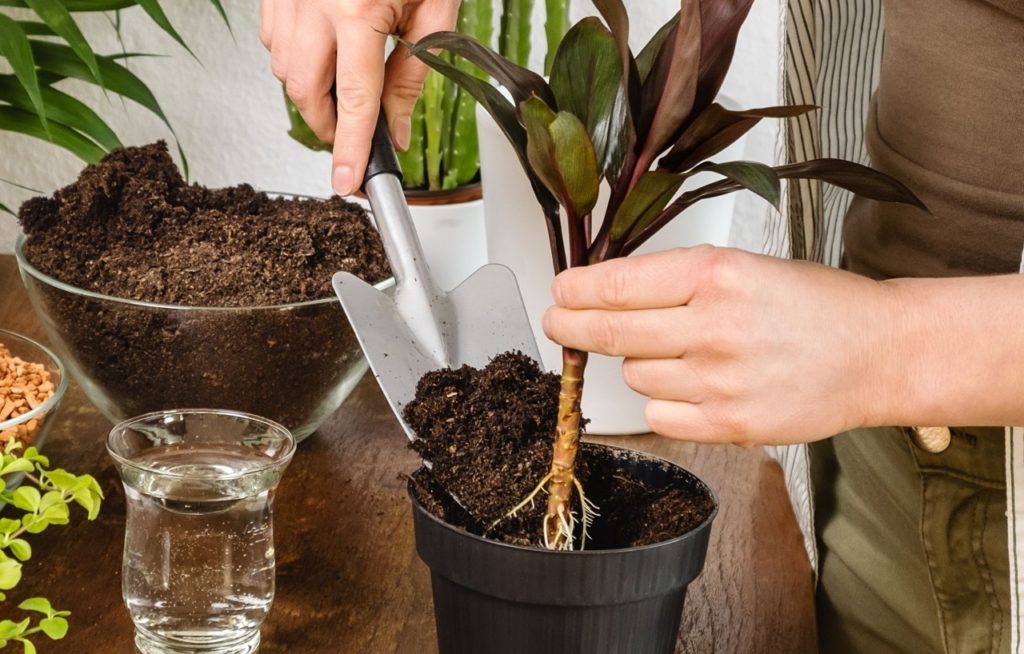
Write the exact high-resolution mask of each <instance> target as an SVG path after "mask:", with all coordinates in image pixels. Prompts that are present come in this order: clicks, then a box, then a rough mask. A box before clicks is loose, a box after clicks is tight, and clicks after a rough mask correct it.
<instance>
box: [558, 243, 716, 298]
mask: <svg viewBox="0 0 1024 654" xmlns="http://www.w3.org/2000/svg"><path fill="white" fill-rule="evenodd" d="M716 251H717V249H716V248H713V247H711V246H701V247H695V248H677V249H675V250H668V251H666V252H657V253H654V254H645V255H642V256H637V257H629V258H622V259H613V260H611V261H606V262H603V263H599V264H595V265H592V266H581V267H577V268H570V269H569V270H566V271H565V272H563V273H561V274H560V275H558V276H557V277H555V281H554V283H553V284H552V287H551V294H552V296H553V297H554V299H555V304H557V305H558V306H561V307H566V308H569V309H616V310H620V309H657V308H662V307H673V306H680V305H683V304H686V303H687V302H689V301H690V300H691V299H692V298H693V294H694V291H695V289H696V288H697V285H698V284H699V283H700V280H701V279H702V278H704V277H705V275H706V273H707V272H708V269H709V268H710V267H711V266H713V265H714V257H715V256H716Z"/></svg>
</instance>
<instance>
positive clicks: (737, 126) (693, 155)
mask: <svg viewBox="0 0 1024 654" xmlns="http://www.w3.org/2000/svg"><path fill="white" fill-rule="evenodd" d="M815 109H816V107H815V106H814V105H794V106H784V107H763V108H761V109H746V110H743V111H732V110H729V109H726V108H725V107H723V106H722V105H720V104H718V103H717V102H715V103H712V104H711V105H709V106H708V107H707V108H706V109H704V111H702V112H701V113H700V115H699V116H697V118H696V119H694V121H693V122H692V123H690V124H689V126H687V128H686V129H685V130H684V131H683V133H682V134H681V135H680V137H679V139H678V140H677V141H676V142H675V145H673V146H672V149H671V150H669V151H668V153H667V154H665V156H663V157H662V158H661V160H659V161H658V166H659V167H660V168H665V169H667V170H671V171H674V172H677V173H682V172H685V171H687V170H689V169H690V168H692V167H693V166H695V165H697V164H698V163H700V162H701V161H703V160H705V159H707V158H708V157H711V156H714V155H715V154H718V153H719V152H721V151H722V150H724V149H725V148H727V147H729V146H730V145H732V144H733V143H735V142H736V140H737V139H739V138H740V137H741V136H743V135H744V134H746V133H747V132H749V131H750V130H751V129H752V128H753V127H754V126H755V125H757V124H758V123H759V122H760V121H761V119H762V118H790V117H792V116H799V115H801V114H805V113H807V112H809V111H814V110H815Z"/></svg>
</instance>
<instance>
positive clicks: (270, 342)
mask: <svg viewBox="0 0 1024 654" xmlns="http://www.w3.org/2000/svg"><path fill="white" fill-rule="evenodd" d="M18 218H19V221H20V223H21V226H22V229H23V232H24V234H23V235H22V236H20V237H19V239H18V241H17V243H16V246H15V253H16V255H17V259H18V265H19V268H20V271H21V276H22V279H23V281H24V283H25V286H26V288H27V290H28V296H29V300H30V302H31V303H32V306H33V308H34V309H35V310H36V312H37V314H38V315H39V316H40V318H41V321H42V323H43V326H44V328H45V330H46V332H47V334H48V336H49V338H50V341H51V342H52V343H53V346H54V349H55V350H57V352H58V353H59V354H60V356H61V357H62V358H63V360H64V361H65V362H66V364H67V366H68V368H69V370H70V372H71V374H72V375H73V376H74V377H75V379H76V380H77V381H78V382H79V383H80V384H81V386H82V387H83V389H84V390H85V392H86V394H87V395H88V396H89V398H90V400H92V402H93V403H94V404H95V405H96V406H97V408H99V410H100V411H101V412H103V413H104V414H105V415H106V416H107V417H108V418H109V419H110V420H111V421H115V422H117V421H120V420H123V419H125V418H127V417H130V416H133V415H140V414H143V413H148V412H152V411H159V410H164V409H168V408H180V407H213V408H219V409H233V410H238V411H245V412H249V413H255V414H257V415H261V416H265V417H267V418H270V419H272V420H275V421H277V422H280V423H281V424H283V425H285V426H286V427H288V428H289V429H290V430H292V432H293V433H294V434H295V437H296V439H297V440H298V439H301V438H304V437H305V436H307V435H309V434H310V433H312V432H313V431H314V430H315V429H316V428H317V427H318V426H319V425H320V423H321V422H322V421H323V420H324V419H325V418H326V417H327V416H329V415H330V414H331V413H333V412H334V411H335V410H336V409H337V408H338V407H339V406H340V405H341V403H342V402H343V401H344V399H345V398H346V397H347V396H348V395H349V393H350V392H351V391H352V389H353V388H354V386H355V384H356V383H357V382H358V381H359V379H360V378H361V377H362V375H363V374H364V373H365V372H366V370H367V364H366V360H365V359H364V358H363V356H362V352H361V350H360V348H359V344H358V342H357V341H356V338H355V335H354V334H353V333H352V330H351V328H350V327H349V325H348V322H347V319H346V318H345V315H344V312H343V311H342V309H341V307H340V305H339V304H338V301H337V299H336V298H335V297H334V296H333V292H332V290H331V286H330V280H331V275H333V274H334V272H335V271H337V270H348V271H349V272H352V273H354V274H356V275H358V276H360V277H361V278H363V279H365V280H367V281H369V282H371V283H376V284H377V286H378V288H386V287H388V286H390V285H391V284H393V280H392V279H391V273H390V270H389V268H388V265H387V260H386V258H385V255H384V251H383V246H382V245H381V243H380V239H379V237H378V235H377V232H376V230H375V229H374V228H373V226H372V224H371V223H370V221H369V218H368V216H367V214H366V212H365V211H364V210H363V209H362V208H360V207H358V206H357V205H354V204H352V203H348V202H345V201H344V200H342V199H340V198H332V199H329V200H316V199H310V198H297V197H283V196H277V197H273V196H270V195H268V194H267V193H262V192H258V191H256V190H254V189H252V188H251V187H249V186H246V185H242V186H237V187H232V188H224V189H208V188H205V187H202V186H199V185H197V184H191V185H190V184H186V183H185V181H184V180H183V179H182V177H181V175H180V173H179V172H178V170H177V168H176V166H175V165H174V163H173V161H172V160H171V158H170V156H169V154H168V152H167V147H166V144H164V143H162V142H161V143H156V144H152V145H148V146H144V147H136V148H125V149H122V150H118V151H115V152H113V153H111V154H110V155H108V156H107V157H105V158H104V159H103V160H102V161H101V162H100V163H98V164H96V165H92V166H88V167H86V168H85V170H84V171H83V172H82V173H81V175H80V176H79V178H78V180H77V181H75V182H74V183H73V184H71V185H69V186H67V187H65V188H63V189H61V190H59V191H57V192H56V193H55V194H54V195H53V196H52V197H49V198H47V197H39V198H33V199H31V200H28V201H27V202H26V203H25V204H24V205H23V206H22V208H21V210H20V211H19V216H18Z"/></svg>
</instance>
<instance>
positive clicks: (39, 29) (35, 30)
mask: <svg viewBox="0 0 1024 654" xmlns="http://www.w3.org/2000/svg"><path fill="white" fill-rule="evenodd" d="M18 24H19V25H21V29H23V30H25V34H27V35H28V36H57V33H56V32H54V31H53V28H51V27H50V26H49V25H47V24H46V23H40V22H37V21H32V20H19V21H18Z"/></svg>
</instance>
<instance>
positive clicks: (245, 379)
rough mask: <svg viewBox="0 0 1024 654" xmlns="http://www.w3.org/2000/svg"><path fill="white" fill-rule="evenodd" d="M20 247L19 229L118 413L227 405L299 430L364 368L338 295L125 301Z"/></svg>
mask: <svg viewBox="0 0 1024 654" xmlns="http://www.w3.org/2000/svg"><path fill="white" fill-rule="evenodd" d="M24 247H25V235H24V234H22V235H19V237H18V240H17V243H16V245H15V254H16V255H17V259H18V268H19V270H20V271H21V277H22V280H24V282H25V287H26V289H27V290H28V296H29V301H30V302H31V303H32V307H33V308H34V309H35V311H36V313H37V314H38V315H39V317H40V319H41V320H42V323H43V327H44V328H45V330H46V333H47V334H48V335H49V338H50V342H51V343H53V347H54V349H55V350H57V352H58V354H60V356H61V357H62V358H63V359H64V361H65V362H66V364H67V366H68V369H69V370H70V371H71V374H72V375H73V376H74V377H75V379H76V380H77V381H78V382H79V384H81V386H82V388H83V389H84V390H85V393H86V395H87V396H88V397H89V399H90V400H92V402H93V404H95V405H96V407H97V408H98V409H99V410H100V411H101V412H102V413H103V414H104V415H105V416H106V417H107V418H109V419H110V420H111V421H112V422H121V421H122V420H125V419H127V418H129V417H131V416H137V415H141V414H143V413H150V412H153V411H162V410H167V409H182V408H197V407H209V408H217V409H231V410H236V411H244V412H246V413H253V414H256V415H259V416H263V417H266V418H270V419H271V420H274V421H276V422H279V423H281V424H282V425H284V426H285V427H287V428H288V429H290V430H291V431H292V433H293V434H294V435H295V439H296V441H298V440H301V439H302V438H305V437H306V436H308V435H309V434H311V433H312V432H313V431H314V430H316V428H317V427H319V426H320V423H321V422H323V421H324V419H326V418H327V417H328V416H329V415H331V414H332V413H334V411H335V410H337V408H338V407H339V406H340V405H341V403H342V402H343V401H344V400H345V398H346V397H348V395H349V393H351V392H352V389H353V388H355V385H356V383H358V381H359V380H360V378H361V377H362V376H363V374H364V373H365V372H366V370H367V369H368V367H369V366H368V364H367V362H366V359H365V357H363V353H362V350H361V349H360V347H359V342H358V341H357V340H356V337H355V334H354V333H353V332H352V328H351V327H350V326H349V324H348V320H347V319H346V317H345V312H344V311H343V310H342V308H341V304H340V303H339V302H338V300H337V299H336V298H334V297H331V298H325V299H323V300H312V301H308V302H296V303H292V304H279V305H273V306H258V307H194V306H183V305H174V304H156V303H152V302H142V301H139V300H128V299H125V298H118V297H113V296H109V295H103V294H100V293H94V292H92V291H87V290H85V289H81V288H76V287H74V286H71V285H69V284H65V283H63V282H60V281H58V280H56V279H54V278H52V277H50V276H48V275H46V274H44V273H43V272H41V271H39V270H38V269H36V268H35V267H34V266H33V265H32V264H31V263H30V262H29V261H28V260H27V259H26V257H25V252H24ZM393 284H394V280H393V279H388V280H385V281H383V282H380V283H379V284H377V285H376V287H377V288H378V289H385V288H388V287H390V286H391V285H393Z"/></svg>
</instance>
